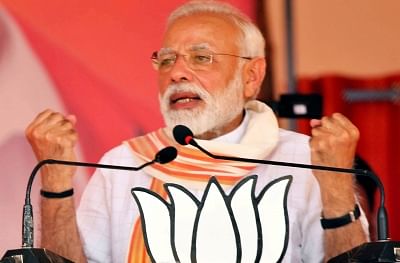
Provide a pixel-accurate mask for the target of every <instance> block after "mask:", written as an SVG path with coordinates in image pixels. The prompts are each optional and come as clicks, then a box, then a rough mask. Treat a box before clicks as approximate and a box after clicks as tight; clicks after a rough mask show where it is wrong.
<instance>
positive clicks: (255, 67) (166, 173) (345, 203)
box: [26, 1, 367, 262]
mask: <svg viewBox="0 0 400 263" xmlns="http://www.w3.org/2000/svg"><path fill="white" fill-rule="evenodd" d="M152 59H153V64H154V66H155V68H156V69H157V71H158V79H159V88H160V93H159V94H160V104H161V111H162V113H163V117H164V119H165V122H166V125H167V128H165V129H160V130H158V131H156V132H153V133H150V134H148V135H145V136H142V137H139V138H133V139H130V140H128V141H126V142H125V143H124V144H122V145H120V146H118V147H116V148H114V149H112V150H111V151H110V152H108V153H106V154H105V156H104V157H103V159H102V160H101V163H110V164H115V165H126V166H137V165H138V164H140V163H143V161H145V160H148V159H152V156H153V154H154V153H155V152H156V151H157V150H159V149H161V148H163V147H164V146H167V145H174V146H176V147H177V148H178V158H177V160H176V162H174V164H171V166H169V164H166V165H165V166H153V167H149V169H144V170H142V171H138V172H124V171H120V172H116V171H106V170H97V171H96V172H95V174H94V175H93V177H92V179H91V182H90V183H89V185H88V186H87V189H86V192H85V194H84V195H83V197H82V200H81V204H80V208H79V211H78V216H76V214H75V208H74V205H73V204H74V202H73V199H72V198H71V191H70V189H72V177H73V175H74V173H75V169H74V168H72V167H64V166H48V167H45V168H44V169H43V170H42V190H43V191H44V194H43V195H44V196H45V197H44V198H42V207H41V208H42V246H43V247H46V248H48V249H50V250H53V251H55V252H57V253H59V254H61V255H63V256H65V257H67V258H70V259H72V260H74V261H77V262H85V261H86V260H88V261H94V262H122V261H124V260H126V259H127V260H128V261H129V262H145V261H146V260H145V259H142V257H143V258H146V257H147V256H144V255H145V254H144V252H143V251H144V245H143V236H142V234H141V233H140V231H141V227H140V221H139V220H138V218H139V214H140V212H139V209H138V207H137V205H136V204H135V203H134V202H133V200H132V196H131V193H130V191H131V188H133V187H144V188H148V189H151V190H152V191H153V192H155V193H158V194H160V195H161V196H162V195H163V193H162V191H163V190H162V184H163V183H166V182H168V183H171V182H172V183H177V184H180V185H182V186H184V187H185V188H186V189H188V190H189V191H190V192H191V194H192V195H193V196H194V197H196V198H198V199H201V198H202V195H203V191H204V188H205V187H206V185H207V181H208V179H209V177H210V176H212V175H215V174H216V173H218V174H219V175H220V176H217V178H218V180H221V181H222V182H223V184H225V186H224V187H225V189H227V191H229V189H231V188H232V187H233V186H234V184H235V182H237V181H239V180H240V179H241V178H245V177H246V176H247V175H249V174H257V175H258V179H257V184H256V189H255V191H256V195H258V194H259V193H260V191H261V190H262V189H263V188H264V187H265V186H266V185H267V184H268V183H269V182H271V181H272V180H274V179H276V178H279V177H281V176H283V175H287V174H291V175H293V182H292V184H291V186H290V189H289V191H288V195H287V212H288V222H289V229H288V232H289V235H288V240H287V248H286V249H285V253H284V255H283V261H284V262H300V261H304V262H321V261H322V260H324V259H329V258H330V257H332V256H335V255H337V254H339V253H342V252H344V251H346V250H349V249H350V248H352V247H354V246H357V245H359V244H361V243H363V242H365V241H366V240H367V235H366V234H365V232H364V230H363V227H364V228H365V227H366V225H367V223H366V222H365V218H364V217H363V216H361V217H360V218H359V219H355V220H350V221H346V222H345V223H343V224H341V225H335V224H331V222H332V221H329V220H330V219H334V218H340V217H346V218H347V217H348V215H349V214H351V213H353V210H357V209H355V207H356V204H357V201H356V197H355V194H354V190H353V177H352V175H347V174H338V175H336V174H335V173H329V172H324V171H313V172H312V173H311V171H309V170H303V169H288V168H284V167H276V166H269V165H259V166H248V167H247V168H248V169H247V170H246V169H244V168H243V167H242V166H240V165H238V164H236V163H234V162H231V163H229V165H230V166H229V167H232V170H233V171H234V172H232V173H230V172H229V171H228V169H227V167H226V166H225V167H223V166H221V164H220V163H217V162H214V161H213V160H211V159H210V158H208V159H207V158H205V157H204V156H203V155H201V154H200V153H198V152H195V150H194V149H191V148H187V147H183V146H178V145H177V144H176V142H175V141H174V139H173V137H172V135H171V130H172V128H173V127H174V126H175V125H177V124H184V125H186V126H188V127H189V128H190V129H191V130H192V131H193V132H194V136H195V138H196V139H197V140H198V141H199V143H200V144H201V145H203V146H205V147H206V148H207V149H208V150H211V151H214V150H215V151H217V152H218V153H220V154H225V155H234V156H242V157H250V158H256V159H260V158H264V159H271V160H278V161H287V162H298V163H310V162H311V163H312V164H315V165H326V166H335V167H345V168H350V167H351V166H352V161H353V158H354V153H355V148H356V144H357V140H358V137H359V134H358V130H357V128H356V127H354V126H353V125H352V123H351V122H350V121H349V120H348V119H346V118H345V117H344V116H342V115H341V114H334V115H332V116H330V117H324V118H322V119H321V120H312V121H311V126H312V137H311V139H309V138H308V137H306V136H304V135H300V134H296V133H293V132H289V131H285V130H281V129H279V128H278V126H277V121H276V118H275V117H274V115H273V114H272V112H271V110H270V109H269V108H267V107H266V106H265V105H264V104H262V103H260V102H257V101H256V100H254V98H256V96H257V94H258V92H259V88H260V85H261V82H262V80H263V78H264V75H265V67H266V63H265V59H264V40H263V38H262V36H261V33H260V32H259V30H258V29H257V28H256V27H255V26H254V25H253V24H252V23H251V22H249V20H248V19H247V18H246V17H244V16H243V15H242V14H241V13H240V12H238V11H237V10H236V9H233V8H232V7H230V6H227V5H225V4H221V3H218V2H213V1H211V2H210V1H195V2H188V3H186V4H185V5H183V6H181V7H180V8H178V9H177V10H175V11H174V12H173V13H172V14H171V16H170V18H169V21H168V25H167V30H166V33H165V35H164V38H163V46H162V48H161V49H160V50H159V51H158V52H155V53H154V54H153V57H152ZM75 121H76V119H75V117H74V116H73V115H68V116H63V115H61V114H59V113H56V112H53V111H51V110H46V111H44V112H42V113H40V114H39V115H38V116H37V118H36V119H35V120H34V121H33V122H32V123H31V124H30V125H29V127H28V128H27V130H26V134H27V138H28V140H29V142H30V143H31V145H32V148H33V150H34V152H35V154H36V157H37V158H38V160H42V159H47V158H53V159H63V160H75V159H76V155H75V153H74V145H75V144H76V141H77V134H76V132H75V130H74V125H75ZM203 162H204V163H205V165H203ZM177 167H178V168H177ZM187 167H189V168H187ZM221 167H223V168H221ZM249 167H250V168H249ZM174 169H175V170H174ZM217 171H218V172H217ZM214 173H215V174H214ZM235 176H236V177H235ZM228 178H229V179H228ZM231 178H234V179H231ZM52 197H53V198H52ZM54 197H56V198H54ZM350 212H351V213H350ZM356 213H357V212H356ZM321 215H322V217H323V218H324V219H328V221H327V222H328V223H327V224H328V226H325V228H326V229H323V228H322V226H321V222H320V216H321ZM357 218H358V216H357ZM353 219H354V218H353ZM77 221H78V223H77ZM263 256H265V257H266V258H267V257H268V255H263Z"/></svg>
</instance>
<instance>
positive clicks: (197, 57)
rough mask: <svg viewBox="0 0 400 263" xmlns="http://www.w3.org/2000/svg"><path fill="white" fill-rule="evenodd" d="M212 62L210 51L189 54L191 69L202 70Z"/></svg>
mask: <svg viewBox="0 0 400 263" xmlns="http://www.w3.org/2000/svg"><path fill="white" fill-rule="evenodd" d="M212 62H213V55H212V53H211V52H210V51H204V50H199V51H193V52H192V53H191V54H190V63H191V65H192V66H193V67H195V68H198V69H203V68H204V67H206V66H208V65H210V64H211V63H212Z"/></svg>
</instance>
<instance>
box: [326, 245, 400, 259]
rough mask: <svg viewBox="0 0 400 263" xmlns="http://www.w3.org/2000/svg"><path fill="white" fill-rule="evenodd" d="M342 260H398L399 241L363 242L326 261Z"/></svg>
mask: <svg viewBox="0 0 400 263" xmlns="http://www.w3.org/2000/svg"><path fill="white" fill-rule="evenodd" d="M343 262H352V263H353V262H354V263H355V262H357V263H358V262H360V263H361V262H363V263H377V262H400V241H390V240H379V241H376V242H368V243H364V244H362V245H360V246H358V247H355V248H353V249H351V250H349V251H347V252H345V253H342V254H340V255H338V256H336V257H334V258H331V259H330V260H329V261H328V263H343Z"/></svg>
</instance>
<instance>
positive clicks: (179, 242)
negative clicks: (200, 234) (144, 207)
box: [166, 184, 199, 263]
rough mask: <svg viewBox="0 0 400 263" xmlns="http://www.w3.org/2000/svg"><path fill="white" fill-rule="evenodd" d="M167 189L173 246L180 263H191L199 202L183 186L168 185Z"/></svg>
mask: <svg viewBox="0 0 400 263" xmlns="http://www.w3.org/2000/svg"><path fill="white" fill-rule="evenodd" d="M166 189H167V192H168V195H169V198H170V200H171V206H172V207H171V208H172V209H171V211H172V212H173V214H171V216H172V220H173V224H172V227H173V229H172V230H171V231H172V233H173V245H174V246H175V250H176V253H177V255H178V258H179V262H181V263H186V262H191V258H190V257H191V250H192V239H193V229H194V222H195V219H196V215H197V209H198V204H199V201H198V200H197V199H196V197H194V196H193V195H192V194H191V193H190V192H189V191H188V190H186V189H185V188H183V187H182V186H179V185H172V184H167V185H166Z"/></svg>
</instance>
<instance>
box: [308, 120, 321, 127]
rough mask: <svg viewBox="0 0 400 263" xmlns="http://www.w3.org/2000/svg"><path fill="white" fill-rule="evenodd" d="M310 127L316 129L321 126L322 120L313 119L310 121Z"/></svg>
mask: <svg viewBox="0 0 400 263" xmlns="http://www.w3.org/2000/svg"><path fill="white" fill-rule="evenodd" d="M310 126H311V128H315V127H318V126H321V120H319V119H311V120H310Z"/></svg>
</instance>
